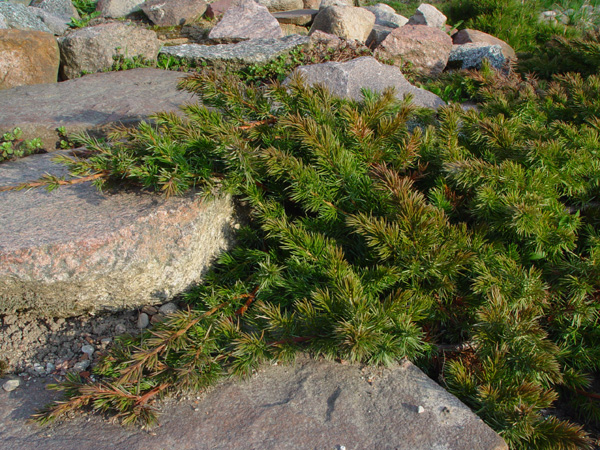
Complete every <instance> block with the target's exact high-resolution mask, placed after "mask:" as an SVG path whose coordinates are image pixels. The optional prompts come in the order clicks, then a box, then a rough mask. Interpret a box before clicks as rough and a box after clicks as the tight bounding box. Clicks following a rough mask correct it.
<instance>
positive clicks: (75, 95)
mask: <svg viewBox="0 0 600 450" xmlns="http://www.w3.org/2000/svg"><path fill="white" fill-rule="evenodd" d="M182 76H183V74H181V73H178V72H169V71H164V70H159V69H133V70H126V71H122V72H110V73H101V74H96V75H88V76H85V77H83V78H79V79H76V80H71V81H65V82H63V83H55V84H44V85H37V86H20V87H16V88H12V89H7V90H3V91H0V111H2V114H0V134H1V133H5V132H6V131H10V130H12V129H13V128H15V127H20V128H21V129H22V130H23V138H25V139H32V138H35V137H38V138H41V139H42V142H43V143H44V148H45V149H46V150H49V151H51V150H54V149H55V148H56V144H57V142H58V141H59V137H58V134H57V132H56V128H57V127H60V126H64V127H65V128H66V130H67V132H68V133H74V132H80V131H88V132H90V133H92V134H94V135H99V136H102V135H104V133H105V131H106V130H107V128H109V127H110V126H112V125H114V124H115V123H124V124H131V125H132V124H135V123H137V122H139V121H140V120H144V119H147V118H148V115H150V114H152V113H155V112H158V111H163V110H164V111H178V108H179V106H180V105H182V104H184V103H186V102H189V101H190V100H192V96H191V95H190V94H189V93H187V92H185V91H178V90H177V82H178V81H179V80H180V79H181V77H182Z"/></svg>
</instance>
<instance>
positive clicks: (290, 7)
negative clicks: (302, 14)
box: [256, 0, 304, 13]
mask: <svg viewBox="0 0 600 450" xmlns="http://www.w3.org/2000/svg"><path fill="white" fill-rule="evenodd" d="M256 3H258V4H259V5H263V6H266V7H267V9H268V10H269V12H272V13H274V12H281V11H294V10H296V9H303V8H304V1H303V0H256Z"/></svg>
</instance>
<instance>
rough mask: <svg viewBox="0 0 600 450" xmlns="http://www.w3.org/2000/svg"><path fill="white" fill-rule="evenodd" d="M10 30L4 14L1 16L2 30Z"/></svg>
mask: <svg viewBox="0 0 600 450" xmlns="http://www.w3.org/2000/svg"><path fill="white" fill-rule="evenodd" d="M5 28H8V24H7V23H6V19H5V18H4V16H3V15H2V14H0V30H2V29H5Z"/></svg>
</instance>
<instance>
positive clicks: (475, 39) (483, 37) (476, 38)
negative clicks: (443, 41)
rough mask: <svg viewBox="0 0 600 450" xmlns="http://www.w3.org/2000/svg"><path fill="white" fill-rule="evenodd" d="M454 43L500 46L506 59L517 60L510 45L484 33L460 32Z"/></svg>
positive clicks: (467, 29) (465, 30)
mask: <svg viewBox="0 0 600 450" xmlns="http://www.w3.org/2000/svg"><path fill="white" fill-rule="evenodd" d="M452 42H453V43H454V44H456V45H460V44H469V43H475V44H480V43H482V44H489V45H499V46H500V48H502V54H503V55H504V57H505V58H506V59H510V60H513V61H516V59H517V54H516V53H515V51H514V50H513V48H512V47H511V46H510V45H508V44H507V43H506V42H504V41H503V40H502V39H498V38H497V37H495V36H492V35H491V34H487V33H484V32H483V31H478V30H471V29H469V28H466V29H464V30H460V31H459V32H458V33H456V34H455V35H453V36H452Z"/></svg>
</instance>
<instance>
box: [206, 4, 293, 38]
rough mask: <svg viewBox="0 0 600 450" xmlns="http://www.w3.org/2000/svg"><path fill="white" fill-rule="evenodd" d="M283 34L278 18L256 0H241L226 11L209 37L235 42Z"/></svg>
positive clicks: (276, 36)
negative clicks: (255, 0)
mask: <svg viewBox="0 0 600 450" xmlns="http://www.w3.org/2000/svg"><path fill="white" fill-rule="evenodd" d="M282 36H283V32H282V31H281V27H280V26H279V22H277V19H275V17H273V16H272V15H271V13H269V10H268V9H267V8H266V7H265V6H262V5H259V4H257V3H256V2H254V0H240V1H239V2H238V3H236V4H234V5H232V6H231V7H230V8H228V9H227V10H226V11H225V14H223V18H222V19H221V21H220V22H219V23H218V24H217V25H216V26H215V27H214V28H213V29H212V30H211V31H210V33H209V34H208V37H209V38H210V39H214V40H216V41H219V42H234V41H240V40H244V39H254V38H280V37H282Z"/></svg>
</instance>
